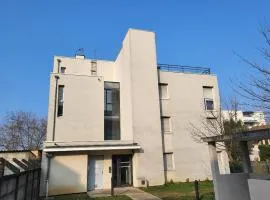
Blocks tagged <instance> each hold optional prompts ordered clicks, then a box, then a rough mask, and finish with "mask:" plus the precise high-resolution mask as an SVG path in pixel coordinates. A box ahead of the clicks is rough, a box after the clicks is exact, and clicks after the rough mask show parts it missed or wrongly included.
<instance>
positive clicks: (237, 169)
mask: <svg viewBox="0 0 270 200" xmlns="http://www.w3.org/2000/svg"><path fill="white" fill-rule="evenodd" d="M230 171H231V173H241V172H243V171H244V170H243V166H242V163H240V162H238V161H231V162H230Z"/></svg>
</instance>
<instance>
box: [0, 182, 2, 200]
mask: <svg viewBox="0 0 270 200" xmlns="http://www.w3.org/2000/svg"><path fill="white" fill-rule="evenodd" d="M1 197H2V178H1V177H0V199H1Z"/></svg>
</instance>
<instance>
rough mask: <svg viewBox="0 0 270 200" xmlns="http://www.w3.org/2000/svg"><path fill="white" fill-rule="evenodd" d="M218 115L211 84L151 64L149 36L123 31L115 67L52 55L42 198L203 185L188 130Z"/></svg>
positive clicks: (202, 152)
mask: <svg viewBox="0 0 270 200" xmlns="http://www.w3.org/2000/svg"><path fill="white" fill-rule="evenodd" d="M218 108H219V93H218V84H217V77H216V76H215V75H212V74H210V70H209V69H208V68H199V67H184V66H176V65H159V64H157V57H156V42H155V33H153V32H149V31H142V30H134V29H130V30H129V31H128V32H127V34H126V36H125V38H124V40H123V43H122V48H121V49H120V51H119V54H118V56H117V58H116V59H115V61H105V60H93V59H92V60H90V59H86V58H85V57H84V56H83V55H77V56H75V57H61V56H56V57H54V68H53V72H52V73H51V76H50V95H49V111H48V132H47V139H46V141H45V144H44V153H43V161H42V173H43V180H42V182H41V184H42V188H41V189H42V195H46V194H47V195H57V194H64V193H79V192H86V191H89V190H95V189H104V188H110V187H111V180H112V182H113V184H114V185H115V186H116V187H121V186H128V185H129V186H134V187H145V186H147V185H150V186H152V185H161V184H164V183H165V181H170V180H173V181H185V180H186V179H187V178H189V180H194V179H201V180H203V179H206V178H211V170H210V163H209V153H208V148H207V145H205V144H198V143H195V142H194V141H193V139H192V137H191V134H190V130H189V126H190V123H193V124H197V125H199V124H200V120H201V116H204V115H205V112H208V110H210V111H212V110H216V109H218Z"/></svg>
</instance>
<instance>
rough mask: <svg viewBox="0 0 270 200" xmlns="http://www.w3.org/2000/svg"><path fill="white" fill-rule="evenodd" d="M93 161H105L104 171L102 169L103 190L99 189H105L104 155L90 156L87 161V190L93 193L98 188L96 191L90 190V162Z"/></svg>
mask: <svg viewBox="0 0 270 200" xmlns="http://www.w3.org/2000/svg"><path fill="white" fill-rule="evenodd" d="M95 158H101V159H95ZM91 160H102V161H103V165H102V166H103V169H102V188H98V189H103V188H104V155H88V159H87V185H86V188H87V191H93V190H95V189H96V188H94V189H90V181H91V178H90V176H91V175H90V169H91V168H90V161H91Z"/></svg>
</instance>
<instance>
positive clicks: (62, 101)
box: [57, 85, 64, 117]
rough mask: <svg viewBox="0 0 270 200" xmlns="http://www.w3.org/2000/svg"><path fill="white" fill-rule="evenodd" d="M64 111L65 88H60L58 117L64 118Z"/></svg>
mask: <svg viewBox="0 0 270 200" xmlns="http://www.w3.org/2000/svg"><path fill="white" fill-rule="evenodd" d="M63 109H64V86H63V85H59V86H58V108H57V116H58V117H59V116H63Z"/></svg>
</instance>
